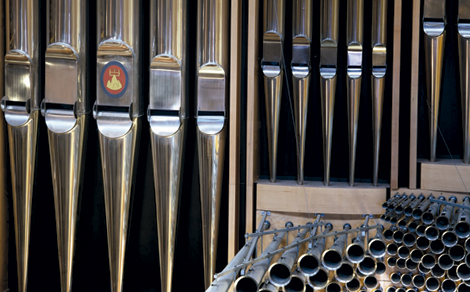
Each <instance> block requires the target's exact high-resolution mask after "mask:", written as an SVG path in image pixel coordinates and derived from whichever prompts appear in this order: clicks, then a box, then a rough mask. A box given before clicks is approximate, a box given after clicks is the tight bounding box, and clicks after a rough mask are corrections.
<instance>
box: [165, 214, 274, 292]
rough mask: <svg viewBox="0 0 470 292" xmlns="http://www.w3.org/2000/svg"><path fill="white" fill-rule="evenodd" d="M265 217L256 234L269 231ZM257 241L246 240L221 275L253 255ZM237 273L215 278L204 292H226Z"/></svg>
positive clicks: (255, 238) (253, 239)
mask: <svg viewBox="0 0 470 292" xmlns="http://www.w3.org/2000/svg"><path fill="white" fill-rule="evenodd" d="M266 215H267V214H266V213H265V215H264V216H263V219H262V220H261V223H260V225H259V227H258V229H257V232H263V231H264V230H266V229H269V227H270V225H271V224H270V223H269V222H268V221H265V220H266ZM258 239H259V237H258V236H256V237H252V238H251V239H250V240H248V241H247V242H246V244H245V245H244V246H243V247H242V249H240V251H239V252H238V253H237V254H236V255H235V256H234V257H233V259H232V260H231V261H230V263H228V265H227V266H226V267H225V268H224V270H223V271H222V272H221V273H224V272H225V271H228V270H231V269H233V268H234V267H236V266H237V265H239V264H241V263H242V262H243V261H244V260H245V259H246V258H247V257H250V256H251V254H252V253H253V247H255V246H256V244H257V242H258ZM239 271H240V269H238V270H234V271H232V272H231V273H228V274H226V275H224V276H222V277H217V278H216V280H215V281H214V282H212V284H211V285H210V286H209V288H208V289H207V290H206V292H227V291H228V290H229V289H230V287H231V286H232V283H233V281H235V278H236V277H237V274H238V272H239ZM170 288H171V287H170ZM170 291H171V290H170Z"/></svg>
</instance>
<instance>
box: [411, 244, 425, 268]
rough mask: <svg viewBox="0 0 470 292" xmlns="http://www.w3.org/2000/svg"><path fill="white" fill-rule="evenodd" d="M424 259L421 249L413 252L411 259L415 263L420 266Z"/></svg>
mask: <svg viewBox="0 0 470 292" xmlns="http://www.w3.org/2000/svg"><path fill="white" fill-rule="evenodd" d="M422 257H423V252H422V251H421V250H420V249H417V248H415V249H413V250H411V252H410V259H411V260H412V261H413V262H415V263H417V264H419V263H420V262H421V258H422Z"/></svg>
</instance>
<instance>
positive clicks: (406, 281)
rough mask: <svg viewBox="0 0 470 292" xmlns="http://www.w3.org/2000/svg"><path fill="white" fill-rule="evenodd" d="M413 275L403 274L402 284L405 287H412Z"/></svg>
mask: <svg viewBox="0 0 470 292" xmlns="http://www.w3.org/2000/svg"><path fill="white" fill-rule="evenodd" d="M411 281H412V274H403V275H401V277H400V282H401V284H402V285H403V286H405V287H408V286H410V285H411Z"/></svg>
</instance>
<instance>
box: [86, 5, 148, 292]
mask: <svg viewBox="0 0 470 292" xmlns="http://www.w3.org/2000/svg"><path fill="white" fill-rule="evenodd" d="M96 3H97V4H96V5H97V17H98V19H97V36H98V51H97V68H96V70H97V78H98V81H97V83H98V84H99V86H97V87H96V90H97V92H96V102H95V104H94V106H93V116H94V118H95V119H96V124H97V127H98V136H99V141H100V153H101V161H102V165H103V184H104V201H105V209H106V224H107V231H108V252H109V266H110V278H111V291H122V289H123V276H124V259H125V252H126V242H127V230H128V225H129V209H130V202H131V193H132V187H133V180H134V178H135V168H136V166H137V154H138V153H137V151H136V149H137V145H138V141H139V135H140V127H141V120H140V116H142V115H143V109H142V106H143V100H142V96H141V94H142V84H141V78H140V76H141V62H140V57H141V56H140V52H141V50H140V43H141V40H140V28H141V22H140V7H141V3H140V1H139V0H104V1H98V2H96Z"/></svg>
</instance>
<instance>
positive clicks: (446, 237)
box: [441, 231, 459, 247]
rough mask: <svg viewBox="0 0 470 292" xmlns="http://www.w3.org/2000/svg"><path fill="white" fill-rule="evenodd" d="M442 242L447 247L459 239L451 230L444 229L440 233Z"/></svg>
mask: <svg viewBox="0 0 470 292" xmlns="http://www.w3.org/2000/svg"><path fill="white" fill-rule="evenodd" d="M441 238H442V243H444V245H445V246H447V247H452V246H454V245H456V244H457V242H458V241H459V239H458V238H457V234H455V232H453V231H446V232H444V233H442V237H441Z"/></svg>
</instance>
